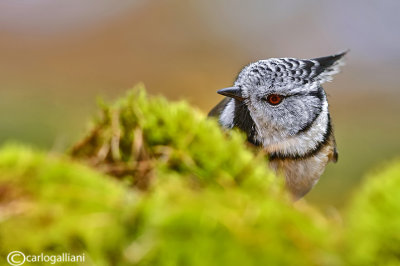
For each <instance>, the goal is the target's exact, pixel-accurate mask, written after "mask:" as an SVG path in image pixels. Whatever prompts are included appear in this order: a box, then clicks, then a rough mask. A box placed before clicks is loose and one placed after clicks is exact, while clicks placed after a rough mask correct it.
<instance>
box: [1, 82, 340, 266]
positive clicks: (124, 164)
mask: <svg viewBox="0 0 400 266" xmlns="http://www.w3.org/2000/svg"><path fill="white" fill-rule="evenodd" d="M71 154H72V155H73V157H74V160H75V161H76V160H81V161H82V162H84V163H85V164H89V165H91V166H94V167H95V169H98V170H100V171H101V172H106V173H108V174H110V175H113V176H114V178H112V177H111V176H109V175H103V174H100V173H98V172H96V171H93V170H90V169H88V168H86V167H85V166H82V165H81V164H79V163H78V162H74V161H72V160H71V159H70V158H67V157H59V156H55V155H51V154H47V155H46V154H44V153H40V152H35V151H32V150H30V149H27V148H24V147H18V146H15V145H14V146H7V147H4V148H2V149H0V188H1V191H2V192H1V193H0V195H1V196H0V198H1V200H0V206H1V208H2V209H3V210H5V211H4V212H2V217H1V219H0V239H1V241H0V243H1V244H0V245H1V246H0V252H1V254H0V255H1V256H0V257H1V259H4V258H5V257H6V255H7V253H8V252H10V251H11V250H20V251H22V252H25V253H27V254H30V253H41V252H44V253H51V254H59V253H62V252H69V253H82V252H86V254H87V258H88V261H87V262H85V264H84V265H338V264H339V263H340V259H339V258H338V257H337V256H336V255H334V253H333V244H332V242H333V240H334V237H333V234H332V232H333V231H332V230H331V229H332V227H331V226H332V225H331V224H330V223H328V222H327V221H326V220H325V219H324V218H323V217H322V216H320V215H318V214H317V213H315V212H313V211H310V210H308V209H307V208H306V209H304V208H295V207H293V206H292V203H291V202H290V200H289V199H288V197H287V195H286V194H285V193H284V192H283V191H282V189H281V184H280V182H275V181H276V177H275V176H273V175H272V174H271V173H270V172H269V170H268V168H267V167H266V161H265V159H264V157H263V156H262V154H260V155H257V153H255V152H254V151H252V150H251V149H250V148H248V147H246V144H245V141H244V138H243V136H242V135H240V134H239V133H237V132H231V133H225V132H222V131H221V130H220V128H219V127H218V125H217V123H216V122H215V121H212V120H208V119H206V118H205V117H204V116H203V115H202V114H200V113H199V112H197V111H195V110H193V109H192V108H190V107H189V106H188V105H187V104H185V103H182V102H181V103H168V102H167V101H166V100H164V99H162V98H148V97H147V96H146V95H145V94H144V92H143V91H141V92H138V91H137V90H136V91H132V92H130V93H129V94H128V96H127V97H125V98H123V99H121V100H119V101H118V102H117V103H116V104H114V105H111V106H107V105H104V104H103V106H102V116H101V117H100V118H99V119H98V120H97V121H96V122H95V125H94V129H93V131H92V132H91V133H90V134H89V135H88V137H87V138H86V139H85V140H83V141H82V142H81V143H80V144H78V145H77V146H76V147H75V148H74V149H73V151H72V152H71ZM115 177H117V178H115ZM121 179H123V180H124V181H121ZM126 181H128V182H126ZM131 184H133V185H134V186H133V187H132V186H131ZM136 188H140V189H141V190H142V191H140V190H138V189H136Z"/></svg>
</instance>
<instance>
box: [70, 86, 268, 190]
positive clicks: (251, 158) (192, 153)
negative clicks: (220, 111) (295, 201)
mask: <svg viewBox="0 0 400 266" xmlns="http://www.w3.org/2000/svg"><path fill="white" fill-rule="evenodd" d="M254 154H255V153H254V152H253V151H251V150H250V148H248V147H246V144H245V141H244V136H242V135H241V134H239V133H238V132H222V131H221V129H220V128H219V126H218V125H217V122H216V121H214V120H210V119H206V118H205V116H204V115H203V114H202V113H200V112H198V111H196V110H195V109H193V108H191V107H190V106H188V104H187V103H186V102H178V103H170V102H168V101H166V100H165V99H164V98H162V97H152V98H149V97H147V96H146V93H145V91H144V89H143V88H136V89H134V90H131V91H129V92H128V94H127V95H126V96H125V97H123V98H121V99H120V100H118V101H117V102H116V103H114V104H111V105H106V104H101V115H100V117H99V118H98V119H97V120H96V121H95V124H94V127H93V130H92V131H91V132H90V133H89V134H88V136H87V137H86V138H85V139H84V140H83V141H81V142H80V143H78V144H77V145H76V146H75V147H74V148H73V149H72V151H71V155H72V156H73V157H75V158H78V159H80V160H84V161H85V162H88V163H89V164H90V165H92V166H94V167H96V168H97V169H99V170H101V171H103V172H105V173H107V174H110V175H113V176H117V177H121V178H122V177H127V178H126V179H127V180H130V181H132V183H133V185H134V186H136V187H138V188H141V189H147V188H148V186H149V184H150V183H151V182H152V181H159V180H153V178H154V179H159V178H161V177H163V176H167V175H169V174H178V175H179V176H180V178H184V179H185V180H187V182H190V183H191V185H192V186H194V187H202V186H205V185H207V186H217V187H228V186H238V185H240V186H241V187H244V186H245V185H246V184H248V185H249V186H251V184H250V183H251V182H252V181H253V180H257V179H263V181H262V182H264V183H265V184H267V183H272V182H274V181H276V179H275V176H274V175H273V174H272V173H271V172H270V171H268V170H267V167H266V165H267V162H266V160H265V158H264V156H263V155H262V154H259V155H258V156H255V155H254ZM248 181H249V182H248ZM253 188H254V187H253ZM255 188H257V189H265V188H267V189H269V188H271V186H269V185H268V186H262V187H259V186H258V183H257V185H256V186H255ZM266 192H267V191H266Z"/></svg>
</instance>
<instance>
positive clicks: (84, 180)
mask: <svg viewBox="0 0 400 266" xmlns="http://www.w3.org/2000/svg"><path fill="white" fill-rule="evenodd" d="M127 196H128V195H127V194H126V189H125V188H124V187H123V186H122V185H121V184H118V183H117V182H116V181H115V180H113V179H111V178H109V177H106V176H103V175H101V174H99V173H96V172H94V171H93V170H90V169H88V168H87V167H84V166H82V165H79V164H77V163H74V162H72V161H71V160H69V159H67V158H58V157H57V156H54V155H45V154H43V153H39V152H34V151H32V150H31V149H29V148H24V147H20V146H6V147H3V148H2V149H1V151H0V209H1V217H0V239H1V241H0V254H1V255H0V257H1V259H4V258H6V256H7V253H8V252H10V251H13V250H18V251H22V252H24V253H25V254H40V253H42V252H43V253H45V254H50V255H51V254H61V253H63V252H69V253H71V254H73V253H75V254H81V253H82V252H84V251H85V252H87V255H89V257H87V259H91V260H93V261H96V265H110V263H111V262H112V261H113V260H114V257H121V252H122V250H123V247H124V246H125V245H126V238H127V237H129V235H131V233H130V227H131V226H130V225H129V224H130V223H131V222H133V221H130V220H129V219H128V218H129V217H130V215H128V214H127V213H125V212H124V210H125V209H126V208H127V206H130V205H131V204H133V203H134V201H133V200H132V199H130V198H129V197H127ZM133 196H134V194H132V195H130V197H133ZM4 265H6V263H4Z"/></svg>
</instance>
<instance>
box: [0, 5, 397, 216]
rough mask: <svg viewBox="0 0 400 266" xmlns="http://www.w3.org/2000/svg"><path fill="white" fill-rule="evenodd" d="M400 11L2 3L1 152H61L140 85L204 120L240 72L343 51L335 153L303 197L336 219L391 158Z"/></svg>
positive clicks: (335, 101)
mask: <svg viewBox="0 0 400 266" xmlns="http://www.w3.org/2000/svg"><path fill="white" fill-rule="evenodd" d="M399 11H400V2H399V1H396V0H391V1H390V0H384V1H363V0H354V1H344V0H343V1H317V0H315V1H297V0H296V1H294V0H293V1H261V0H257V1H246V2H245V1H239V0H235V1H232V0H231V1H228V0H220V1H211V0H203V1H178V0H175V1H174V0H172V1H150V0H147V1H145V0H125V1H106V0H85V1H82V0H69V1H55V0H34V1H15V0H2V1H1V2H0V143H3V142H6V141H10V140H18V141H23V142H26V143H32V144H33V145H35V146H38V147H41V148H45V149H53V150H59V151H62V150H64V149H66V148H68V147H69V146H70V145H71V144H72V143H73V142H74V141H76V140H78V139H79V138H80V137H81V136H82V134H83V133H84V132H85V130H86V129H87V121H88V120H89V119H90V118H91V117H92V116H93V114H94V113H95V107H96V100H95V99H96V97H98V96H102V97H103V98H105V99H109V100H111V99H114V98H116V97H117V96H120V95H123V94H124V92H125V91H126V90H127V89H129V88H131V87H133V86H134V85H135V84H137V83H138V82H143V83H144V84H145V85H146V87H147V89H148V91H149V92H150V93H151V94H161V95H164V96H165V97H167V98H168V99H170V100H179V99H184V100H188V101H189V102H190V103H191V104H192V105H194V106H197V107H198V108H199V109H201V110H203V111H204V112H207V111H208V110H209V109H211V108H212V107H213V106H214V105H215V104H217V103H218V102H219V101H220V100H221V99H222V97H221V96H219V95H217V94H216V90H218V89H220V88H223V87H227V86H230V85H231V84H232V82H233V81H234V79H235V76H236V74H237V73H238V71H239V70H240V69H241V68H242V67H243V66H244V65H246V64H248V63H249V62H252V61H256V60H259V59H267V58H269V57H297V58H313V57H319V56H326V55H330V54H334V53H336V52H340V51H343V50H346V49H350V50H351V51H350V53H349V54H348V56H347V60H346V61H347V65H346V66H345V67H343V68H342V73H340V74H339V75H336V76H335V78H334V82H332V83H328V84H325V86H324V88H325V90H326V91H327V93H328V94H329V100H330V109H331V114H332V118H333V122H334V129H335V132H336V136H337V143H338V149H339V153H340V155H339V162H338V163H337V164H331V165H329V166H328V168H327V171H326V173H325V174H324V176H323V177H322V179H321V181H320V182H319V183H318V185H317V186H316V187H315V188H314V190H313V191H312V192H311V193H310V194H309V195H308V196H307V197H306V198H307V200H308V201H310V202H312V203H313V204H315V205H318V206H319V207H320V208H322V209H325V210H327V209H329V208H331V207H335V208H338V209H340V208H342V207H343V206H344V204H345V203H346V201H347V200H348V199H349V198H350V197H351V194H352V191H354V189H356V188H357V186H358V185H359V184H360V182H361V179H362V177H363V175H364V174H365V173H367V172H368V171H370V169H379V167H380V165H382V164H383V163H384V162H385V161H388V160H390V159H391V158H394V157H395V156H398V155H400V152H399V151H400V141H399V137H400V101H399V100H400V88H399V82H400V49H399V47H400V30H399V25H400V17H399V15H398V12H399Z"/></svg>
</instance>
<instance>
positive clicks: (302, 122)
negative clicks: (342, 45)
mask: <svg viewBox="0 0 400 266" xmlns="http://www.w3.org/2000/svg"><path fill="white" fill-rule="evenodd" d="M344 55H345V52H344V53H340V54H337V55H332V56H327V57H321V58H315V59H310V60H299V59H294V58H279V59H277V58H271V59H268V60H260V61H258V62H255V63H251V64H249V65H248V66H246V67H244V68H243V69H242V71H241V72H240V73H239V75H238V77H237V79H236V81H235V84H234V86H233V87H230V88H225V89H222V90H219V91H218V93H219V94H222V95H224V96H227V97H232V98H235V99H236V104H240V105H245V106H246V107H247V109H248V111H249V113H250V116H251V118H252V119H253V121H254V123H255V125H256V127H257V130H258V131H259V133H260V134H262V135H266V134H268V135H269V136H268V137H269V139H270V140H271V142H275V141H279V140H281V139H282V138H287V137H290V136H295V135H297V134H299V133H300V132H303V131H305V130H307V129H308V128H309V127H310V125H311V124H312V123H313V121H314V120H315V119H316V117H317V116H318V115H319V114H320V113H321V112H328V110H327V100H326V95H325V92H324V90H323V89H322V87H321V84H322V83H324V82H326V81H329V80H331V76H332V75H333V74H335V73H337V72H338V71H339V66H340V65H341V64H342V61H341V59H342V58H343V56H344Z"/></svg>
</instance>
